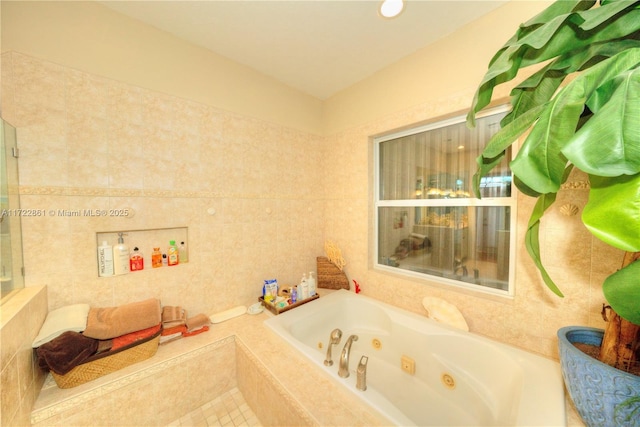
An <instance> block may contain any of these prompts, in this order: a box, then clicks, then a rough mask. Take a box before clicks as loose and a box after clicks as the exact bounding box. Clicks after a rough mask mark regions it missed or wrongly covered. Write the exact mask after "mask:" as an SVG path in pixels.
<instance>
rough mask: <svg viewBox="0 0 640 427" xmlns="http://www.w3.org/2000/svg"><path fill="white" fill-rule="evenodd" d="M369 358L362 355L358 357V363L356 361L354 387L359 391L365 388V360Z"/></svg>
mask: <svg viewBox="0 0 640 427" xmlns="http://www.w3.org/2000/svg"><path fill="white" fill-rule="evenodd" d="M368 361H369V358H368V357H367V356H362V357H361V358H360V363H358V369H357V370H356V374H357V375H358V377H357V380H356V388H357V389H358V390H361V391H365V390H366V389H367V362H368Z"/></svg>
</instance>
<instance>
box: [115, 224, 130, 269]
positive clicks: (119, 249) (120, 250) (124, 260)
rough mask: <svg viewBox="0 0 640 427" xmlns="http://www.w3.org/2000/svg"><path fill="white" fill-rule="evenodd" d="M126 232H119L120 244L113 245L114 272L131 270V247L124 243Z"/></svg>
mask: <svg viewBox="0 0 640 427" xmlns="http://www.w3.org/2000/svg"><path fill="white" fill-rule="evenodd" d="M123 235H124V233H118V244H117V245H116V246H114V247H113V274H115V275H120V274H127V273H128V272H129V248H128V247H127V245H125V244H124V237H123Z"/></svg>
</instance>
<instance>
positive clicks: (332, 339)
mask: <svg viewBox="0 0 640 427" xmlns="http://www.w3.org/2000/svg"><path fill="white" fill-rule="evenodd" d="M341 338H342V331H341V330H340V329H338V328H336V329H334V330H333V331H331V335H330V336H329V344H328V345H327V357H326V358H325V359H324V364H325V366H331V365H333V360H331V346H332V345H334V344H339V343H340V339H341Z"/></svg>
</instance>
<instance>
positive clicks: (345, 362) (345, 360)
mask: <svg viewBox="0 0 640 427" xmlns="http://www.w3.org/2000/svg"><path fill="white" fill-rule="evenodd" d="M354 341H358V336H357V335H351V336H350V337H349V338H348V339H347V342H346V343H345V345H344V348H343V349H342V353H341V354H340V369H338V375H340V377H342V378H347V377H348V376H349V354H350V353H351V344H352V343H353V342H354Z"/></svg>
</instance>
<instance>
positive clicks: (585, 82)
mask: <svg viewBox="0 0 640 427" xmlns="http://www.w3.org/2000/svg"><path fill="white" fill-rule="evenodd" d="M535 64H540V65H539V67H540V68H539V69H538V70H537V71H536V72H535V73H533V74H532V75H531V77H529V78H527V79H525V80H524V81H522V82H521V83H520V84H519V85H517V86H516V87H515V88H514V89H513V90H512V92H511V105H512V110H511V112H510V113H509V114H508V115H507V116H505V117H504V119H503V120H502V122H501V125H502V129H501V130H500V131H499V132H498V133H496V134H495V135H494V137H493V138H492V139H491V140H490V141H489V143H488V144H487V146H486V148H485V150H484V151H483V153H482V155H481V156H480V157H479V158H478V164H479V170H478V173H477V174H476V176H475V177H474V180H475V188H476V194H477V195H478V197H479V191H478V189H479V188H478V187H479V182H480V178H481V177H482V176H484V175H486V174H487V173H488V172H489V171H490V170H491V169H492V168H493V167H494V166H495V165H497V164H498V163H499V162H500V160H501V159H502V158H503V157H504V155H505V152H506V149H507V148H508V147H509V146H510V145H511V144H513V143H514V142H515V141H516V140H518V139H519V138H520V137H521V136H523V135H525V134H526V133H527V132H528V135H527V136H526V138H525V139H524V142H523V143H522V145H521V147H520V149H519V151H518V154H517V155H516V157H515V159H514V160H513V161H512V162H511V170H512V172H513V174H514V182H515V184H516V186H517V187H518V189H519V190H520V191H522V192H524V193H525V194H527V195H530V196H533V197H537V198H538V200H537V203H536V205H535V208H534V210H533V213H532V215H531V218H530V220H529V225H528V230H527V233H526V246H527V250H528V252H529V254H530V255H531V257H532V258H533V260H534V262H535V264H536V266H537V267H538V269H539V270H540V272H541V274H542V277H543V280H544V281H545V283H546V284H547V286H548V287H549V288H550V289H551V290H552V291H553V292H554V293H556V294H557V295H559V296H562V292H561V291H560V289H559V288H558V286H557V285H556V284H555V283H554V282H553V280H552V279H551V277H550V276H549V274H548V273H547V271H546V270H545V268H544V266H543V264H542V260H541V258H540V244H539V228H540V219H541V218H542V216H543V214H544V213H545V211H546V210H547V209H548V208H549V207H550V206H551V205H552V204H553V202H554V201H555V199H556V194H557V192H558V190H559V189H560V187H561V185H562V183H563V182H564V181H565V180H566V178H567V176H568V175H569V172H570V171H571V169H572V168H573V167H576V168H578V169H580V170H582V171H584V172H586V173H587V174H588V175H589V181H590V190H589V200H588V203H587V205H586V206H585V208H584V210H583V213H582V221H583V223H584V224H585V226H586V227H587V228H588V229H589V230H590V231H591V233H593V235H595V236H596V237H598V238H599V239H601V240H603V241H604V242H606V243H608V244H610V245H612V246H614V247H616V248H619V249H622V250H624V251H629V252H638V251H640V1H629V0H608V1H607V0H602V1H601V2H600V3H597V2H596V1H575V0H572V1H569V0H559V1H556V2H555V3H553V4H551V5H550V6H549V7H548V8H547V9H545V10H544V11H543V12H542V13H540V14H539V15H537V16H536V17H534V18H533V19H531V20H530V21H528V22H526V23H525V24H522V25H521V26H520V27H519V29H518V31H517V32H516V34H515V35H514V36H513V37H512V38H511V39H510V40H509V41H508V42H507V43H506V44H505V45H504V46H503V47H502V48H501V49H500V50H499V51H498V52H497V53H496V55H495V56H494V57H493V59H492V60H491V62H490V64H489V69H488V71H487V73H486V75H485V76H484V78H483V80H482V82H481V84H480V86H479V88H478V91H477V93H476V96H475V99H474V101H473V106H472V109H471V111H470V112H469V115H468V117H467V121H468V123H469V124H470V125H474V123H475V115H476V113H477V112H478V111H480V110H481V109H483V108H484V107H485V106H487V105H488V104H489V103H490V102H491V98H492V95H493V89H494V88H495V86H497V85H499V84H502V83H505V82H507V81H510V80H512V79H514V78H515V77H516V76H517V74H518V71H519V70H520V69H522V68H525V67H529V66H532V65H535ZM603 291H604V294H605V297H606V298H607V300H608V302H609V304H610V305H611V306H612V308H613V309H614V310H615V311H616V312H617V313H618V314H619V315H620V316H621V317H622V318H625V319H627V320H628V321H630V322H632V323H635V324H640V261H636V262H633V263H631V264H629V265H628V266H626V267H625V268H622V269H621V270H619V271H618V272H616V273H614V274H613V275H611V276H609V277H608V278H607V279H606V280H605V283H604V284H603Z"/></svg>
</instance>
